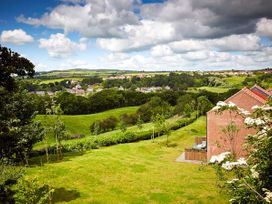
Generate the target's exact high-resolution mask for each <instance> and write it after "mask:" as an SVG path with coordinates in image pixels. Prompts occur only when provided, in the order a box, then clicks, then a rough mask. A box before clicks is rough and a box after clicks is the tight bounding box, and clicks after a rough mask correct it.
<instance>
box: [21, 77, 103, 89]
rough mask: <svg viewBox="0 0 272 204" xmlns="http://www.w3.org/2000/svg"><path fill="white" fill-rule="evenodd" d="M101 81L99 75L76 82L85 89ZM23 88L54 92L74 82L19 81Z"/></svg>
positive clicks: (68, 87)
mask: <svg viewBox="0 0 272 204" xmlns="http://www.w3.org/2000/svg"><path fill="white" fill-rule="evenodd" d="M102 82H103V79H102V78H101V77H99V76H91V77H86V78H83V79H82V80H81V81H79V82H78V84H79V85H81V87H82V88H83V89H86V88H87V87H88V85H93V84H100V83H102ZM21 84H22V86H23V88H24V89H26V90H28V91H31V92H32V91H50V92H56V91H65V90H66V89H71V88H73V87H74V86H75V84H73V83H72V80H67V79H64V80H61V81H59V82H58V81H56V82H50V83H38V82H37V81H33V80H25V81H22V82H21Z"/></svg>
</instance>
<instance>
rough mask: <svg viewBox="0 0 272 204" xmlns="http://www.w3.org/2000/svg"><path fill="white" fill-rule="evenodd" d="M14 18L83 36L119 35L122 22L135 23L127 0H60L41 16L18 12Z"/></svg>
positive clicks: (134, 17)
mask: <svg viewBox="0 0 272 204" xmlns="http://www.w3.org/2000/svg"><path fill="white" fill-rule="evenodd" d="M70 2H71V1H70ZM75 2H76V1H75ZM17 20H18V21H19V22H23V23H27V24H30V25H35V26H41V25H42V26H47V27H49V28H58V29H63V30H64V32H65V33H68V32H73V31H76V32H79V33H81V34H82V35H83V36H85V37H122V36H123V35H124V34H123V33H122V29H121V28H120V27H121V26H124V25H126V24H137V23H138V18H137V17H136V15H135V14H134V13H133V11H132V2H131V1H127V0H118V1H117V0H89V1H85V4H83V5H82V4H72V5H71V4H68V5H67V4H62V5H59V6H57V7H55V8H54V9H53V10H52V11H51V12H49V13H45V14H44V15H43V16H42V17H41V18H31V17H28V18H26V17H24V16H19V17H18V18H17Z"/></svg>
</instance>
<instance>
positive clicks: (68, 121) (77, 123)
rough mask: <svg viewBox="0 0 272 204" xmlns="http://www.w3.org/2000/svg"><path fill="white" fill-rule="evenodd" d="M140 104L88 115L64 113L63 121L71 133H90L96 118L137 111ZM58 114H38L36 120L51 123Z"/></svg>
mask: <svg viewBox="0 0 272 204" xmlns="http://www.w3.org/2000/svg"><path fill="white" fill-rule="evenodd" d="M137 109H138V106H132V107H124V108H116V109H112V110H108V111H104V112H101V113H95V114H88V115H62V116H60V118H61V121H62V122H64V124H65V126H66V129H67V131H68V132H69V133H71V134H85V135H89V134H90V130H89V128H90V125H91V123H92V122H94V121H95V120H101V119H104V118H107V117H109V116H115V117H119V116H120V115H122V114H124V113H135V112H136V111H137ZM55 119H56V116H52V115H51V116H46V118H45V116H44V115H37V117H36V120H40V121H41V122H42V123H45V124H51V123H53V122H54V121H55Z"/></svg>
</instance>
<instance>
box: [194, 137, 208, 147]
mask: <svg viewBox="0 0 272 204" xmlns="http://www.w3.org/2000/svg"><path fill="white" fill-rule="evenodd" d="M203 141H206V137H195V144H197V145H198V144H201V143H202V142H203Z"/></svg>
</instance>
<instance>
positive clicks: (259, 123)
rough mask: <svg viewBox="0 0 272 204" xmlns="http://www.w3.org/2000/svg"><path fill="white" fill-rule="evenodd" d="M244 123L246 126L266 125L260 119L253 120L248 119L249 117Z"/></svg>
mask: <svg viewBox="0 0 272 204" xmlns="http://www.w3.org/2000/svg"><path fill="white" fill-rule="evenodd" d="M244 123H245V124H246V125H249V126H251V125H264V124H266V122H265V121H264V120H262V119H261V118H256V119H253V118H250V117H247V118H246V119H245V120H244Z"/></svg>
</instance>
